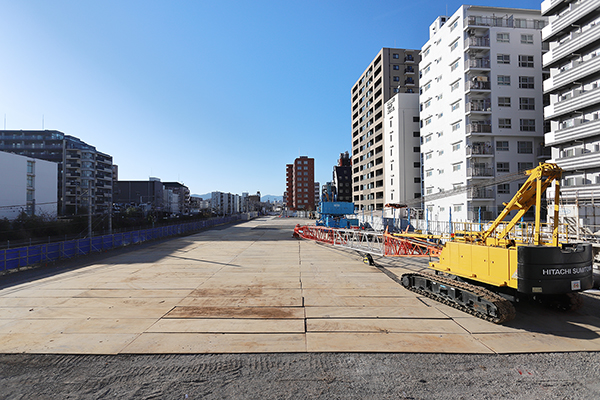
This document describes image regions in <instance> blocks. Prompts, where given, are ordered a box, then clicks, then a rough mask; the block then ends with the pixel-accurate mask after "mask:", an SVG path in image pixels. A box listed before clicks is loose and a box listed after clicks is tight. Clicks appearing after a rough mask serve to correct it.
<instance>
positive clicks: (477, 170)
mask: <svg viewBox="0 0 600 400" xmlns="http://www.w3.org/2000/svg"><path fill="white" fill-rule="evenodd" d="M490 176H494V169H493V168H492V167H489V166H487V164H486V165H485V166H476V167H469V168H467V177H468V178H478V177H490Z"/></svg>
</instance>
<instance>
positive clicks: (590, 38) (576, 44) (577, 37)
mask: <svg viewBox="0 0 600 400" xmlns="http://www.w3.org/2000/svg"><path fill="white" fill-rule="evenodd" d="M599 40H600V24H598V25H596V26H595V27H593V28H591V29H588V30H586V31H584V32H579V31H577V32H571V35H570V37H569V38H567V39H565V40H563V41H561V42H559V45H558V46H556V47H554V48H553V49H552V50H550V51H549V52H547V53H546V54H544V55H543V56H542V64H543V67H544V68H549V67H552V66H554V64H556V63H558V62H559V61H560V60H562V59H564V58H567V57H571V54H573V53H577V52H578V51H579V50H580V49H582V48H583V47H585V46H588V45H590V44H593V43H596V42H598V41H599Z"/></svg>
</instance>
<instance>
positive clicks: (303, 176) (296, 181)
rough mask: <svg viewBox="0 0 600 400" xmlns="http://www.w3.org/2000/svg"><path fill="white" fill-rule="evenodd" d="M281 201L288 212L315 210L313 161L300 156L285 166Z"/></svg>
mask: <svg viewBox="0 0 600 400" xmlns="http://www.w3.org/2000/svg"><path fill="white" fill-rule="evenodd" d="M285 169H286V191H285V193H284V194H283V199H284V202H285V204H286V206H287V207H288V209H289V210H301V211H314V210H315V195H314V185H315V159H314V158H308V157H307V156H301V157H299V158H296V160H295V161H294V163H293V164H287V165H286V166H285Z"/></svg>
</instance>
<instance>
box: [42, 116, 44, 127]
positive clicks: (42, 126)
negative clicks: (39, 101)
mask: <svg viewBox="0 0 600 400" xmlns="http://www.w3.org/2000/svg"><path fill="white" fill-rule="evenodd" d="M42 130H44V114H42Z"/></svg>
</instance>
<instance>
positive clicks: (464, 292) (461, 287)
mask: <svg viewBox="0 0 600 400" xmlns="http://www.w3.org/2000/svg"><path fill="white" fill-rule="evenodd" d="M402 286H404V287H405V288H407V289H409V290H412V291H413V292H416V293H419V294H423V295H425V296H427V297H430V298H432V299H434V300H436V301H439V302H440V303H443V304H447V305H449V306H452V307H454V308H457V309H459V310H461V311H464V312H467V313H469V314H472V315H474V316H476V317H478V318H481V319H484V320H486V321H490V322H493V323H495V324H501V323H503V322H507V321H510V320H511V319H513V318H514V317H515V316H516V311H515V308H514V306H513V305H512V303H511V302H510V301H508V300H507V299H505V298H504V297H502V296H500V295H498V294H496V293H494V292H491V291H489V290H487V289H485V288H482V287H479V286H475V285H471V284H469V283H466V282H460V281H457V280H453V279H450V278H446V277H443V276H439V275H433V274H422V273H418V272H412V273H408V274H404V275H402Z"/></svg>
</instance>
